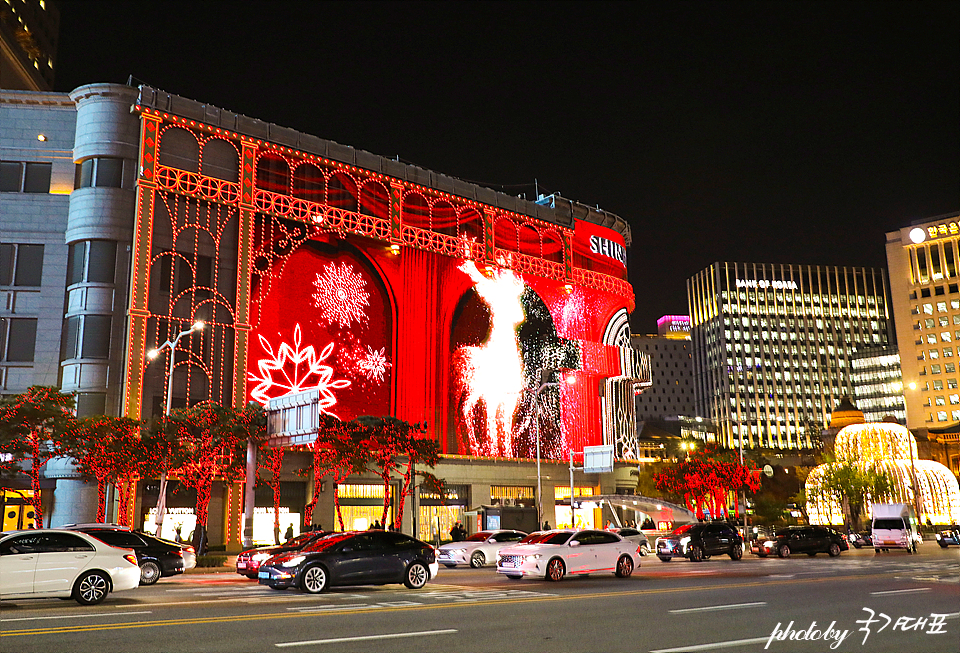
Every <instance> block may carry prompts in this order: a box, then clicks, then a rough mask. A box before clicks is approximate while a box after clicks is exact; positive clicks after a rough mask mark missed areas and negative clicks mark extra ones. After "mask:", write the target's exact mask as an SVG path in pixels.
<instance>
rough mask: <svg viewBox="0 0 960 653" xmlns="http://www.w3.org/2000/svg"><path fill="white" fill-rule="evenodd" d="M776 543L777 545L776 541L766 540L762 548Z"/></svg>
mask: <svg viewBox="0 0 960 653" xmlns="http://www.w3.org/2000/svg"><path fill="white" fill-rule="evenodd" d="M776 543H777V541H776V540H766V541H765V542H764V543H763V546H773V545H774V544H776Z"/></svg>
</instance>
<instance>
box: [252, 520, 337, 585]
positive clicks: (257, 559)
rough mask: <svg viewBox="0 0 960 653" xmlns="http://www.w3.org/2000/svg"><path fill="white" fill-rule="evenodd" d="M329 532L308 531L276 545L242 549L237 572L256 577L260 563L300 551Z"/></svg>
mask: <svg viewBox="0 0 960 653" xmlns="http://www.w3.org/2000/svg"><path fill="white" fill-rule="evenodd" d="M329 534H330V531H308V532H306V533H301V534H300V535H297V536H296V537H295V538H293V539H290V540H287V541H286V542H283V543H281V544H278V545H275V546H258V547H255V548H253V549H246V550H245V551H241V552H240V555H238V556H237V573H238V574H241V575H243V576H246V577H247V578H253V579H256V578H257V573H258V572H259V571H260V565H261V564H262V563H263V562H264V561H265V560H269V559H270V558H272V557H273V556H275V555H277V554H279V553H286V552H288V551H299V550H300V549H302V548H303V547H305V546H307V545H308V544H310V543H311V542H313V541H315V540H319V539H320V538H321V537H324V536H325V535H329Z"/></svg>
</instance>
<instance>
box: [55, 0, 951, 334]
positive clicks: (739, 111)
mask: <svg viewBox="0 0 960 653" xmlns="http://www.w3.org/2000/svg"><path fill="white" fill-rule="evenodd" d="M59 6H60V9H61V25H60V47H59V52H58V56H57V79H56V89H57V90H62V91H68V90H71V89H73V88H75V87H77V86H80V85H82V84H87V83H91V82H118V83H124V82H126V81H127V79H128V77H129V76H130V75H132V76H133V78H134V80H135V83H141V82H142V83H146V84H150V85H152V86H155V87H157V88H160V89H163V90H165V91H168V92H171V93H175V94H178V95H182V96H184V97H188V98H191V99H195V100H199V101H202V102H207V103H209V104H213V105H216V106H219V107H222V108H225V109H229V110H231V111H235V112H238V113H242V114H246V115H248V116H251V117H255V118H259V119H262V120H265V121H268V122H274V123H277V124H280V125H283V126H286V127H292V128H294V129H297V130H300V131H303V132H307V133H309V134H314V135H317V136H320V137H322V138H327V139H330V140H333V141H337V142H339V143H343V144H346V145H351V146H353V147H357V148H360V149H365V150H368V151H370V152H373V153H376V154H380V155H383V156H389V157H396V156H399V158H400V160H402V161H406V162H408V163H413V164H416V165H419V166H422V167H424V168H428V169H432V170H436V171H438V172H442V173H445V174H448V175H452V176H455V177H459V178H461V179H464V180H467V181H472V182H476V183H479V184H481V185H485V186H489V187H491V188H495V189H498V190H502V191H504V192H507V193H511V194H514V195H520V194H525V195H526V197H527V198H529V199H533V197H534V192H535V190H534V180H536V181H537V182H538V183H539V188H540V192H541V193H543V192H555V191H559V192H560V193H561V194H562V195H563V196H565V197H568V198H571V199H574V200H578V201H580V202H583V203H585V204H589V205H599V206H600V208H602V209H605V210H608V211H612V212H613V213H616V214H618V215H620V216H621V217H623V218H624V219H626V220H627V221H628V222H629V223H630V224H631V226H632V229H633V246H632V248H631V249H630V251H629V263H628V264H629V268H630V281H631V282H632V283H633V286H634V290H635V291H636V295H637V309H636V311H635V312H634V314H633V316H632V323H633V330H634V332H638V333H650V332H654V331H655V330H656V319H657V318H658V317H660V316H661V315H664V314H675V313H681V314H684V313H686V312H687V298H686V280H687V279H688V278H689V277H690V276H692V275H693V274H695V273H697V272H699V271H700V270H702V269H704V268H705V267H706V266H708V265H709V264H710V263H712V262H714V261H724V260H730V261H749V262H776V263H801V264H825V265H851V266H873V267H885V266H886V258H885V253H884V233H885V232H887V231H891V230H894V229H898V228H900V227H903V226H906V225H908V224H910V223H911V222H912V221H915V220H920V219H923V218H927V217H931V216H934V215H939V214H942V213H947V212H951V211H956V210H958V209H960V170H958V162H960V156H958V155H960V64H958V62H960V45H958V44H960V34H958V32H960V15H958V14H960V3H955V2H950V3H927V2H904V3H900V2H897V3H882V2H871V3H865V4H859V3H834V2H831V3H823V4H820V3H817V4H807V3H758V4H751V3H736V4H725V3H674V2H663V3H644V2H635V3H629V4H601V3H597V2H589V3H588V2H583V3H575V4H540V3H522V4H521V3H518V4H502V3H495V4H480V5H472V4H458V3H448V2H445V3H430V4H406V3H391V4H364V3H350V4H332V3H325V2H323V3H320V2H317V3H303V4H300V3H281V2H257V3H249V4H247V3H216V2H191V3H182V4H181V3H172V2H149V3H138V2H115V3H107V2H102V3H98V2H60V3H59Z"/></svg>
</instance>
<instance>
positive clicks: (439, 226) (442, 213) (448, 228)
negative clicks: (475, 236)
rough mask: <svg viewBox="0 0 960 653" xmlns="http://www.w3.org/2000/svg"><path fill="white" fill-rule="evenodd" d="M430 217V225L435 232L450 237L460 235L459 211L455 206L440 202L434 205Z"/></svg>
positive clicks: (443, 201)
mask: <svg viewBox="0 0 960 653" xmlns="http://www.w3.org/2000/svg"><path fill="white" fill-rule="evenodd" d="M430 215H431V218H430V223H431V225H432V226H433V230H434V231H438V232H440V233H442V234H448V235H450V236H456V235H458V229H457V227H458V224H457V210H456V209H455V208H454V207H453V204H451V203H450V202H447V201H445V200H440V201H439V202H437V203H436V204H434V205H433V209H432V210H431V212H430Z"/></svg>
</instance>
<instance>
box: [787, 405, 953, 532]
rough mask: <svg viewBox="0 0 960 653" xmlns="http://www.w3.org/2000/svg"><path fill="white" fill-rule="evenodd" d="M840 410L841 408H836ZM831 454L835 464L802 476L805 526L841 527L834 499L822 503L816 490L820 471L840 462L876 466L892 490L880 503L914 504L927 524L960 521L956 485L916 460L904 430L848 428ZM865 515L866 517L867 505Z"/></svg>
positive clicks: (937, 467) (934, 466)
mask: <svg viewBox="0 0 960 653" xmlns="http://www.w3.org/2000/svg"><path fill="white" fill-rule="evenodd" d="M841 407H842V404H841V406H838V409H840V408H841ZM854 410H855V409H854ZM847 412H849V411H847ZM832 425H833V420H831V426H832ZM834 452H835V454H836V457H837V462H835V463H827V464H826V465H820V466H819V467H817V468H816V469H814V470H813V471H812V472H810V475H809V476H808V477H807V492H806V494H807V514H809V515H810V521H811V523H814V524H842V523H843V511H842V510H841V507H840V505H839V504H838V503H837V502H836V501H834V500H830V499H825V498H824V495H823V493H821V492H819V487H820V485H821V483H822V481H823V477H824V474H825V472H826V471H827V470H828V469H830V467H831V466H832V465H839V464H842V463H844V462H849V463H851V464H854V465H857V466H858V467H862V468H863V469H869V468H871V467H874V466H876V467H877V468H878V469H881V470H883V471H885V472H886V473H887V474H888V475H889V476H890V479H891V481H892V482H893V491H892V492H891V495H890V496H888V497H882V498H881V502H883V503H906V504H908V505H917V506H918V507H919V510H920V514H919V518H920V520H921V521H926V520H927V519H929V520H930V521H931V522H933V523H935V524H947V523H956V522H958V521H960V485H958V484H957V479H956V478H955V477H954V476H953V474H951V473H950V470H949V469H947V468H946V467H944V466H943V465H941V464H940V463H938V462H935V461H932V460H920V459H919V456H918V452H917V443H916V440H915V439H914V437H913V435H912V434H911V433H910V431H909V430H907V429H906V427H903V426H900V425H899V424H893V423H890V422H878V423H871V424H857V423H851V424H850V425H849V426H845V427H843V428H842V429H841V430H840V432H839V433H838V434H837V438H836V441H835V443H834ZM914 473H915V474H916V486H917V490H918V491H917V501H916V503H915V502H914V483H913V480H912V476H913V474H914ZM867 511H868V514H869V511H870V502H869V501H868V504H867Z"/></svg>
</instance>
